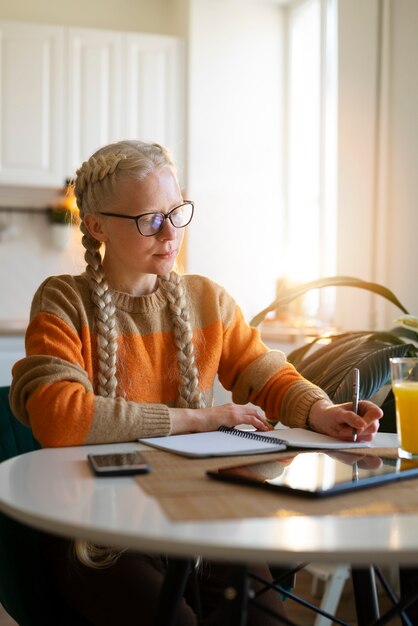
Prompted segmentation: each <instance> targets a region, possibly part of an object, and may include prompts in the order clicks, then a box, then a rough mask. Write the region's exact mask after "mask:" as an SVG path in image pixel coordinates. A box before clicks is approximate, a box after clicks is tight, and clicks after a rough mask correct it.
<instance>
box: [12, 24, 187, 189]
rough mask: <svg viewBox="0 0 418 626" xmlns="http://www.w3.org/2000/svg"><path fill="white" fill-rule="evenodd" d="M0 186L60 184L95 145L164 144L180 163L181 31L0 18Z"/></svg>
mask: <svg viewBox="0 0 418 626" xmlns="http://www.w3.org/2000/svg"><path fill="white" fill-rule="evenodd" d="M0 33H1V43H0V54H1V68H2V69H1V110H2V112H3V114H2V116H1V120H0V126H1V127H0V155H1V156H0V184H6V185H28V186H45V187H48V186H50V187H61V186H62V184H63V182H64V180H65V178H67V177H69V176H72V175H73V174H74V172H75V170H76V169H77V167H79V166H80V164H81V163H82V162H83V161H84V160H85V159H86V158H88V157H89V156H90V155H91V154H92V152H94V150H96V149H97V148H99V147H100V146H102V145H104V144H106V143H109V142H112V141H117V140H120V139H138V138H139V139H144V140H152V141H158V142H160V143H163V144H165V145H167V146H168V147H169V148H170V149H171V151H172V152H173V154H174V158H175V160H176V163H177V165H178V168H179V175H180V180H181V179H182V170H183V163H184V146H185V138H184V128H185V123H184V88H185V78H184V48H183V42H182V40H180V39H179V38H176V37H169V36H162V35H151V34H140V33H122V32H118V31H109V30H98V29H85V28H68V27H60V26H47V25H45V26H44V25H38V24H32V23H31V24H26V23H23V22H22V23H20V22H0Z"/></svg>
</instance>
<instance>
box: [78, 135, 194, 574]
mask: <svg viewBox="0 0 418 626" xmlns="http://www.w3.org/2000/svg"><path fill="white" fill-rule="evenodd" d="M162 167H170V168H171V169H172V170H173V172H175V168H174V163H173V160H172V158H171V155H170V153H169V152H168V150H167V149H166V148H164V147H163V146H160V145H159V144H156V143H145V142H142V141H120V142H118V143H114V144H110V145H107V146H105V147H104V148H101V149H100V150H98V151H97V152H95V153H94V154H93V156H91V157H90V158H89V159H88V160H87V161H85V162H84V163H83V164H82V166H81V167H80V168H79V169H78V170H77V172H76V176H75V179H74V181H73V186H74V194H75V197H76V201H77V206H78V208H79V211H80V229H81V232H82V234H83V237H82V244H83V246H84V248H85V255H84V258H85V261H86V273H87V276H88V280H89V284H90V290H91V296H92V301H93V303H94V312H95V313H94V318H95V330H96V334H97V352H98V371H97V380H96V381H94V385H95V388H96V392H97V394H98V395H101V396H106V397H109V398H116V397H117V394H118V380H117V348H118V343H117V332H116V330H115V326H116V324H115V316H116V309H115V306H114V304H113V300H112V292H111V289H110V286H109V283H108V282H107V279H106V275H105V272H104V269H103V265H102V256H101V253H100V247H101V243H100V242H99V241H98V240H96V239H94V237H92V236H91V234H90V233H89V231H88V230H87V228H86V226H85V223H84V216H85V215H87V214H90V213H93V214H94V213H99V212H100V211H101V210H103V208H104V207H105V206H108V205H111V204H112V202H114V201H115V199H116V197H117V195H118V193H120V190H121V187H122V186H123V185H124V184H126V183H128V182H129V181H132V180H137V181H140V180H143V179H144V178H145V177H146V176H147V175H148V174H149V173H150V172H151V171H152V170H154V169H155V168H162ZM138 236H140V235H138ZM158 281H159V286H160V288H161V289H162V291H163V292H164V294H165V296H166V298H167V301H168V305H169V310H170V313H171V318H172V323H173V328H174V342H175V345H176V348H177V363H178V371H179V388H178V392H179V395H178V399H177V402H176V406H178V407H190V408H203V407H204V402H203V396H202V393H201V391H200V389H199V372H198V369H197V365H196V359H195V353H194V346H193V342H192V327H191V324H190V315H189V307H188V301H187V297H186V293H185V289H184V284H183V280H182V277H181V276H180V275H179V274H177V273H175V272H171V273H170V274H168V275H165V276H159V277H158ZM75 551H76V554H77V556H78V558H79V559H80V560H81V561H82V562H83V563H84V564H86V565H89V566H91V567H105V566H108V565H111V564H112V563H113V562H114V560H115V559H116V558H118V556H119V555H120V554H121V552H120V551H113V550H111V549H109V548H107V547H99V546H94V545H92V544H88V543H86V542H85V541H78V540H77V541H76V542H75Z"/></svg>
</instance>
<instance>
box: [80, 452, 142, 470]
mask: <svg viewBox="0 0 418 626" xmlns="http://www.w3.org/2000/svg"><path fill="white" fill-rule="evenodd" d="M87 460H88V462H89V464H90V467H91V468H92V470H93V472H94V473H95V474H96V475H97V476H131V475H132V474H146V473H147V472H150V471H151V466H150V465H148V463H147V462H146V461H145V459H144V457H143V456H142V454H141V453H140V452H115V453H111V454H88V455H87Z"/></svg>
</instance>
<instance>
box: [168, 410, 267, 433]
mask: <svg viewBox="0 0 418 626" xmlns="http://www.w3.org/2000/svg"><path fill="white" fill-rule="evenodd" d="M169 412H170V417H171V424H172V429H171V433H170V434H171V435H178V434H180V433H191V432H204V431H209V430H217V429H218V428H219V427H220V426H227V427H228V428H234V426H238V425H239V424H248V425H249V426H254V428H256V429H257V430H262V431H267V430H272V426H271V425H270V424H269V423H268V421H267V419H266V418H265V417H264V415H262V414H260V413H259V412H258V409H257V408H255V407H254V406H252V405H247V404H246V405H241V404H234V403H233V402H229V403H228V404H223V405H221V406H213V407H209V408H206V409H172V408H170V409H169Z"/></svg>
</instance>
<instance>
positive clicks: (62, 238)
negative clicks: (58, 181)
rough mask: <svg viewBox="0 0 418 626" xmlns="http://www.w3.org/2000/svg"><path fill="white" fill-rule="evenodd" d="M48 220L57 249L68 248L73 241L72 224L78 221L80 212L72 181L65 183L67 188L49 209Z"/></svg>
mask: <svg viewBox="0 0 418 626" xmlns="http://www.w3.org/2000/svg"><path fill="white" fill-rule="evenodd" d="M47 219H48V222H49V224H50V225H51V236H52V241H53V244H54V247H55V248H58V249H63V248H66V247H67V245H68V244H69V242H70V239H71V228H70V226H71V225H72V224H76V223H77V220H78V210H77V205H76V202H75V198H74V193H73V189H72V186H71V181H70V180H69V179H68V180H66V182H65V187H64V189H63V191H62V192H61V194H60V196H59V197H58V199H57V200H56V201H55V202H54V203H53V204H52V205H51V206H50V207H48V209H47Z"/></svg>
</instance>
